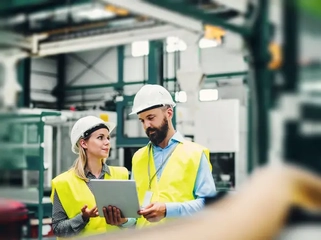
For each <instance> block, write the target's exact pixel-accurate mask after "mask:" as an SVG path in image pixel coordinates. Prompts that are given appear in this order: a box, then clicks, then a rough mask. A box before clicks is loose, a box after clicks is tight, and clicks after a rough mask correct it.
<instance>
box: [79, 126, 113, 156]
mask: <svg viewBox="0 0 321 240" xmlns="http://www.w3.org/2000/svg"><path fill="white" fill-rule="evenodd" d="M81 145H82V146H83V148H85V149H86V152H87V157H88V158H97V159H102V158H107V157H108V155H109V150H110V137H109V131H108V130H107V129H106V128H101V129H98V130H97V131H95V132H93V133H92V134H91V135H90V137H89V138H88V139H87V140H84V141H83V142H82V144H81Z"/></svg>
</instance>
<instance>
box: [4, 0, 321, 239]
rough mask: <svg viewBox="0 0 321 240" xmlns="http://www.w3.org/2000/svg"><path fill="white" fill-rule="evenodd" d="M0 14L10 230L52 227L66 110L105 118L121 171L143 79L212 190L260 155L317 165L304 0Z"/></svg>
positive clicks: (309, 12) (309, 19)
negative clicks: (204, 161)
mask: <svg viewBox="0 0 321 240" xmlns="http://www.w3.org/2000/svg"><path fill="white" fill-rule="evenodd" d="M0 26H1V27H0V109H1V111H0V122H1V124H0V149H1V150H0V151H1V153H0V198H1V199H2V198H6V199H14V200H17V201H19V202H21V203H23V204H25V205H26V206H27V208H28V224H27V225H26V226H24V229H23V235H24V238H23V239H55V237H54V236H53V232H52V227H51V214H52V203H51V201H50V194H51V180H52V179H53V178H54V177H56V176H57V175H59V174H61V173H62V172H64V171H67V170H68V169H69V168H70V166H71V165H72V164H73V162H74V161H75V158H76V155H75V154H74V153H73V152H72V151H71V143H70V135H69V134H70V131H71V128H72V126H73V124H74V123H75V122H76V120H78V119H79V118H81V117H84V116H88V115H93V116H97V117H100V118H101V119H104V120H106V121H112V122H115V123H117V127H116V130H115V131H113V132H112V135H111V146H112V148H111V152H110V156H109V158H108V160H107V163H108V165H110V166H124V167H126V168H127V169H128V170H129V171H130V170H131V167H132V157H133V154H134V153H135V152H136V151H137V150H138V149H139V148H141V147H143V146H145V145H146V144H147V143H148V141H149V139H148V138H147V136H146V134H145V131H144V129H143V128H142V124H141V122H140V121H139V120H138V118H137V116H135V115H129V113H130V111H131V108H132V105H133V99H134V95H135V94H136V93H137V91H138V90H139V89H140V88H141V87H142V86H143V85H145V84H159V85H162V86H164V87H165V88H166V89H167V90H168V91H169V92H170V93H171V94H172V96H173V98H174V99H175V102H176V103H177V106H176V107H175V108H174V111H175V115H174V120H173V123H174V126H175V128H176V129H177V130H178V131H180V132H181V133H182V134H183V135H184V137H185V138H186V139H189V140H191V141H194V142H197V143H199V144H201V145H203V146H205V147H207V148H208V149H209V151H210V162H211V164H212V176H213V179H214V182H215V185H216V189H217V191H222V192H238V190H239V189H241V186H242V185H243V184H244V182H246V180H247V179H248V177H249V175H250V174H251V173H252V172H253V171H255V169H257V168H258V167H260V166H263V165H266V164H278V163H283V162H290V163H295V164H299V165H301V166H303V167H306V168H308V169H310V170H311V171H314V172H316V173H318V174H321V160H320V157H321V151H320V147H319V146H320V144H321V133H319V132H318V128H319V125H318V124H320V120H321V119H320V111H321V105H320V99H319V98H320V93H321V87H320V86H321V85H320V80H321V68H320V67H321V54H320V53H321V47H320V39H321V38H320V36H321V27H320V26H321V4H320V3H319V2H318V1H317V0H315V1H314V0H309V1H308V0H296V1H294V0H224V1H223V0H175V1H171V0H55V1H52V0H15V1H6V3H1V4H0ZM275 187H276V188H277V186H275ZM295 216H296V219H292V220H293V221H292V222H296V221H297V222H299V224H306V223H308V224H310V225H313V226H314V225H315V224H319V223H320V219H321V216H315V215H313V217H312V216H310V215H309V214H306V213H305V212H304V211H301V212H300V214H299V217H298V215H295ZM295 216H294V217H293V218H295ZM0 225H1V221H0ZM318 226H320V225H318ZM286 229H287V226H286V227H285V229H284V231H286ZM318 229H319V228H309V230H302V231H303V232H304V233H303V235H300V234H293V235H291V233H288V234H287V235H283V236H279V238H278V239H303V237H304V238H307V239H314V238H312V237H311V238H309V236H311V234H314V233H316V232H319V233H320V230H318ZM0 235H1V234H0ZM281 235H282V234H281ZM300 236H301V238H300ZM0 239H2V238H1V236H0ZM21 239H22V238H21ZM106 239H107V238H106ZM316 239H317V238H316Z"/></svg>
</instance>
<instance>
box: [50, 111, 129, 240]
mask: <svg viewBox="0 0 321 240" xmlns="http://www.w3.org/2000/svg"><path fill="white" fill-rule="evenodd" d="M114 128H115V124H114V123H111V122H104V121H103V120H102V119H100V118H97V117H94V116H87V117H83V118H81V119H79V120H78V121H77V122H76V123H75V125H74V126H73V128H72V130H71V134H70V139H71V145H72V147H71V148H72V151H73V152H74V153H75V154H78V158H77V159H76V161H75V163H74V165H73V166H72V168H71V169H70V170H68V171H67V172H64V173H62V174H60V175H59V176H57V177H56V178H54V179H53V180H52V193H51V200H52V202H53V211H52V223H53V231H54V234H55V235H56V236H57V237H58V239H59V237H64V238H66V237H67V238H68V237H72V236H76V235H91V234H97V233H102V232H106V231H112V230H116V229H119V226H120V225H121V226H124V227H126V224H127V225H128V224H129V225H132V224H131V223H128V222H127V219H125V218H121V219H119V221H117V223H113V224H112V225H111V224H107V223H106V222H108V223H110V221H107V219H106V220H105V218H103V217H99V216H98V209H97V208H96V206H95V205H96V202H95V198H94V196H93V194H92V192H91V190H90V189H91V184H90V179H95V178H96V179H128V170H127V169H126V168H124V167H111V166H107V164H106V159H107V157H108V155H109V151H110V136H109V135H110V133H111V131H112V130H113V129H114ZM104 212H105V210H104ZM116 224H117V225H116Z"/></svg>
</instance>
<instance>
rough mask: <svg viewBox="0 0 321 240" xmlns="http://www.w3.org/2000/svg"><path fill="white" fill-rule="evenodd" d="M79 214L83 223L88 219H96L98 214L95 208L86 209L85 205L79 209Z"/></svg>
mask: <svg viewBox="0 0 321 240" xmlns="http://www.w3.org/2000/svg"><path fill="white" fill-rule="evenodd" d="M81 213H82V218H83V219H84V221H86V220H88V219H89V218H92V217H97V216H98V215H99V214H98V209H97V207H96V206H95V207H93V208H92V209H88V206H87V205H85V206H83V207H82V209H81Z"/></svg>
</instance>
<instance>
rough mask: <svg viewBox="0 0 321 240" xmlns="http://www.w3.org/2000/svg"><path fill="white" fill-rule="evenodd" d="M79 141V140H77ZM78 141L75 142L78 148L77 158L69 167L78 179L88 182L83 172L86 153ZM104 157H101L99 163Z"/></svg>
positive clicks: (103, 161)
mask: <svg viewBox="0 0 321 240" xmlns="http://www.w3.org/2000/svg"><path fill="white" fill-rule="evenodd" d="M79 141H80V140H79ZM79 141H78V143H77V147H78V149H79V154H78V158H77V159H76V160H75V162H74V164H73V165H72V167H71V169H72V170H73V171H74V172H75V174H76V176H77V177H79V178H80V179H82V180H84V181H86V182H89V179H88V178H87V177H86V173H85V167H86V164H87V155H86V151H85V149H84V148H83V147H82V146H81V144H79ZM106 160H107V159H106V158H103V159H101V163H102V164H103V163H105V162H106Z"/></svg>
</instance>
